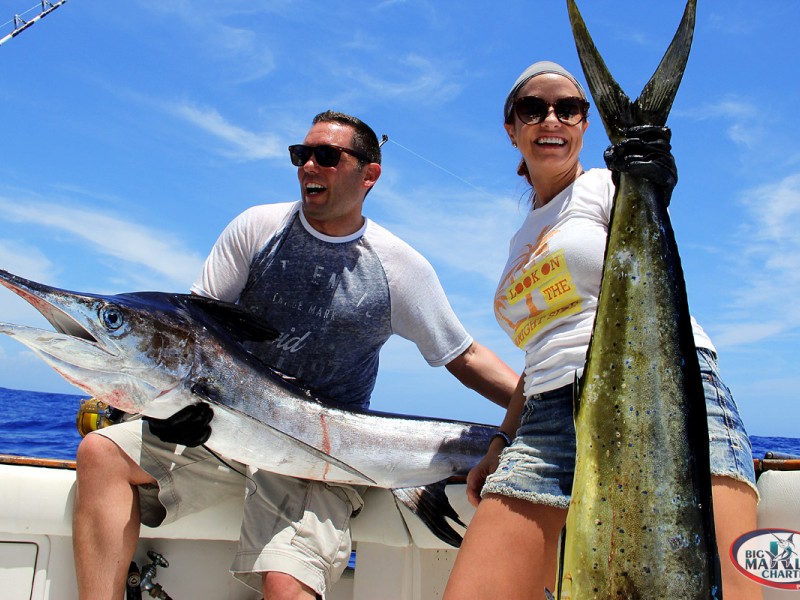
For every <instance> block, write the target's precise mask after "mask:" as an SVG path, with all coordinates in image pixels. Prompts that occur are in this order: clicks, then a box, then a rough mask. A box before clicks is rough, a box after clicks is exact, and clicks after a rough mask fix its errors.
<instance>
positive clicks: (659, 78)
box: [557, 0, 722, 600]
mask: <svg viewBox="0 0 800 600" xmlns="http://www.w3.org/2000/svg"><path fill="white" fill-rule="evenodd" d="M568 7H569V13H570V20H571V22H572V28H573V33H574V36H575V41H576V45H577V48H578V54H579V57H580V60H581V64H582V67H583V71H584V73H585V75H586V79H587V82H588V84H589V88H590V90H591V92H592V96H593V97H594V100H595V102H596V104H597V108H598V112H599V113H600V117H601V118H602V120H603V123H604V125H605V129H606V132H607V134H608V136H609V138H610V139H611V142H612V143H613V144H618V143H620V142H623V141H624V140H625V139H626V137H627V132H628V131H630V129H629V128H632V127H638V126H654V127H663V126H664V125H666V120H667V115H668V114H669V111H670V108H671V106H672V103H673V100H674V98H675V94H676V92H677V89H678V85H679V83H680V80H681V77H682V75H683V71H684V69H685V66H686V62H687V59H688V55H689V49H690V47H691V42H692V36H693V30H694V18H695V0H689V2H688V4H687V6H686V10H685V12H684V15H683V19H682V21H681V24H680V26H679V28H678V31H677V33H676V34H675V37H674V39H673V41H672V43H671V45H670V47H669V49H668V50H667V52H666V54H665V56H664V58H663V59H662V61H661V63H660V65H659V67H658V68H657V70H656V72H655V74H654V75H653V77H652V78H651V79H650V81H649V83H648V84H647V85H646V86H645V88H644V90H643V91H642V94H641V95H640V97H639V98H638V99H637V100H636V101H634V102H631V101H630V100H629V99H628V97H627V96H626V95H625V93H624V92H623V91H622V90H621V89H620V87H619V85H618V84H617V83H616V81H614V79H613V77H612V76H611V74H610V73H609V71H608V69H607V67H606V65H605V64H604V62H603V60H602V58H601V57H600V54H599V53H598V51H597V49H596V48H595V46H594V44H593V42H592V40H591V37H590V36H589V33H588V31H587V29H586V26H585V24H584V22H583V20H582V18H581V16H580V13H579V11H578V9H577V7H576V5H575V2H574V0H568ZM615 181H616V183H617V186H616V193H615V197H614V207H613V212H612V216H611V223H610V226H609V233H608V241H607V247H606V254H605V266H604V270H603V277H602V283H601V289H600V296H599V301H598V308H597V315H596V319H595V324H594V330H593V334H592V339H591V343H590V347H589V350H588V353H587V361H586V366H585V369H584V373H583V376H582V378H581V380H580V382H579V386H578V392H577V398H576V402H575V430H576V435H577V453H576V465H575V478H574V482H573V488H572V499H571V503H570V507H569V512H568V516H567V525H566V535H565V539H564V540H563V545H562V546H563V547H562V558H561V567H560V572H559V583H558V586H559V589H558V593H557V596H558V597H559V598H560V599H562V600H564V599H566V598H571V599H575V600H587V599H590V598H601V599H603V600H608V599H611V598H613V599H617V598H620V599H622V598H629V599H634V598H635V599H648V600H649V599H653V598H675V599H678V598H680V599H681V600H684V599H687V598H694V599H700V598H703V599H710V598H712V599H719V598H721V597H722V594H721V583H720V577H719V559H718V556H717V549H716V544H715V538H714V524H713V515H712V506H711V480H710V474H709V457H708V429H707V424H706V412H705V403H704V395H703V387H702V382H701V377H700V369H699V365H698V361H697V354H696V349H695V343H694V338H693V335H692V325H691V321H690V315H689V308H688V302H687V297H686V288H685V283H684V278H683V271H682V268H681V262H680V258H679V256H678V249H677V245H676V243H675V236H674V233H673V230H672V226H671V224H670V219H669V215H668V213H667V205H668V203H669V192H668V191H665V190H664V188H663V187H661V186H659V185H656V184H654V183H652V182H651V181H649V180H648V179H645V178H643V177H641V176H637V175H634V174H633V173H628V172H622V173H616V174H615Z"/></svg>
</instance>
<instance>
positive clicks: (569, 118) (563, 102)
mask: <svg viewBox="0 0 800 600" xmlns="http://www.w3.org/2000/svg"><path fill="white" fill-rule="evenodd" d="M513 107H514V108H513V110H514V113H516V115H517V118H518V119H519V120H520V121H522V122H523V123H525V124H526V125H535V124H536V123H541V122H542V121H544V120H545V119H546V118H547V115H549V114H550V108H551V107H552V109H553V112H555V114H556V118H557V119H558V120H559V121H560V122H562V123H564V125H577V124H578V123H580V122H581V121H583V120H584V119H585V118H586V115H587V114H588V112H589V103H588V102H587V101H586V100H584V99H583V98H578V97H577V96H576V97H570V98H559V99H558V100H556V101H555V102H552V103H551V102H547V101H546V100H543V99H541V98H539V97H538V96H522V97H521V98H517V99H516V100H514V104H513Z"/></svg>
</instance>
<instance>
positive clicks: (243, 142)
mask: <svg viewBox="0 0 800 600" xmlns="http://www.w3.org/2000/svg"><path fill="white" fill-rule="evenodd" d="M169 108H170V110H171V111H172V112H174V113H175V114H177V115H178V116H180V117H181V118H183V119H185V120H186V121H188V122H189V123H191V124H193V125H195V126H197V127H199V128H200V129H202V130H203V131H205V132H206V133H209V134H211V135H212V136H214V137H216V138H217V139H219V140H222V141H223V142H225V143H226V144H227V145H228V146H229V147H230V148H231V149H230V150H228V151H226V152H224V153H225V154H226V155H227V156H229V157H234V158H239V159H243V160H260V159H264V158H278V157H280V158H284V155H285V153H286V148H285V147H284V146H283V145H282V144H281V143H280V141H279V140H278V138H277V137H276V136H275V135H272V134H268V133H264V134H256V133H252V132H251V131H248V130H246V129H243V128H241V127H238V126H237V125H233V124H232V123H230V122H228V121H227V120H226V119H225V118H224V117H223V116H222V115H221V114H219V112H218V111H217V110H216V109H213V108H208V107H198V106H194V105H192V104H189V103H186V102H182V103H179V104H175V105H173V106H171V107H169Z"/></svg>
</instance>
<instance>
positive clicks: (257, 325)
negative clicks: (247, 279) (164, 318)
mask: <svg viewBox="0 0 800 600" xmlns="http://www.w3.org/2000/svg"><path fill="white" fill-rule="evenodd" d="M186 304H187V308H190V309H193V310H195V311H197V312H200V313H202V315H203V316H204V317H206V318H207V319H211V320H212V321H214V322H215V323H217V324H218V325H219V326H220V327H222V329H224V330H225V331H226V332H228V334H230V335H231V336H232V337H233V338H234V339H235V340H236V341H238V342H268V341H270V340H274V339H275V338H276V337H278V332H277V331H276V330H275V329H273V328H272V327H271V326H270V325H269V324H267V323H266V322H265V321H263V320H262V319H259V318H258V317H256V316H255V315H253V313H251V312H249V311H246V310H244V309H243V308H241V307H239V306H237V305H236V304H231V303H229V302H220V301H219V300H213V299H212V298H205V297H203V296H197V295H189V296H186Z"/></svg>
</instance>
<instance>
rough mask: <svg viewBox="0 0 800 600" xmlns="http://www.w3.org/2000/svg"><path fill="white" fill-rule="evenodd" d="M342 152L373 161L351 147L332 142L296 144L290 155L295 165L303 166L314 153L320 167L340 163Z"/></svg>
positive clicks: (291, 148) (364, 160)
mask: <svg viewBox="0 0 800 600" xmlns="http://www.w3.org/2000/svg"><path fill="white" fill-rule="evenodd" d="M342 152H346V153H347V154H350V155H351V156H355V157H356V158H357V159H359V160H361V161H363V162H366V163H369V162H372V161H371V160H370V159H369V158H367V157H366V156H364V155H363V154H361V153H360V152H356V151H355V150H350V148H342V147H341V146H333V145H331V144H323V145H321V146H306V145H305V144H295V145H293V146H289V157H290V158H291V159H292V164H293V165H294V166H295V167H302V166H303V165H305V164H306V163H307V162H308V159H310V158H311V155H312V154H313V155H314V160H315V161H316V163H317V164H318V165H319V166H320V167H335V166H336V165H338V164H339V159H341V158H342Z"/></svg>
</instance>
